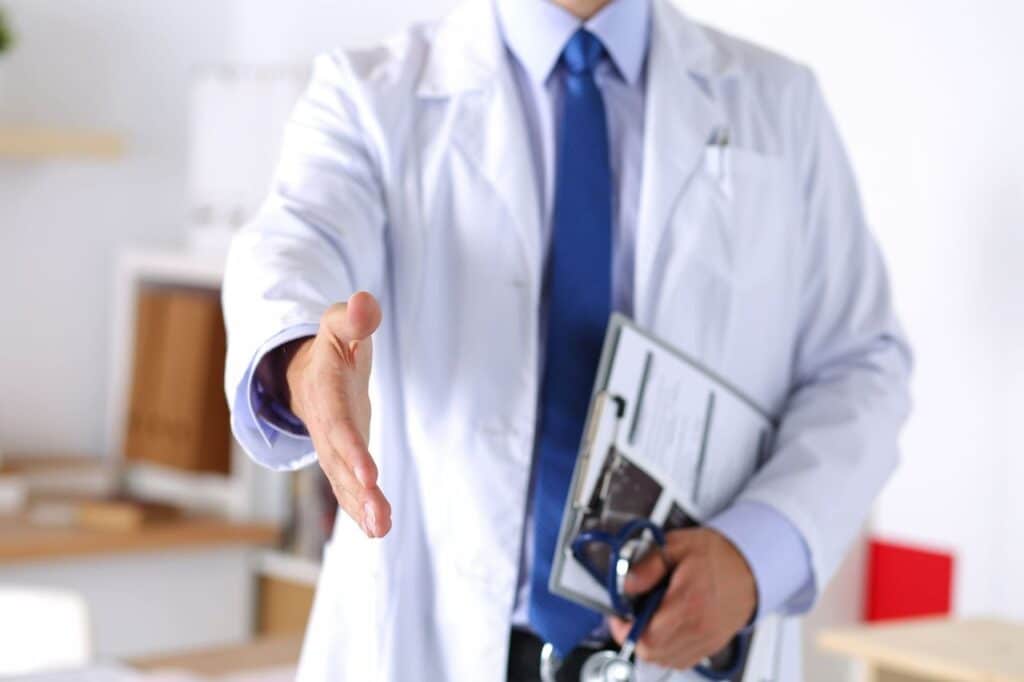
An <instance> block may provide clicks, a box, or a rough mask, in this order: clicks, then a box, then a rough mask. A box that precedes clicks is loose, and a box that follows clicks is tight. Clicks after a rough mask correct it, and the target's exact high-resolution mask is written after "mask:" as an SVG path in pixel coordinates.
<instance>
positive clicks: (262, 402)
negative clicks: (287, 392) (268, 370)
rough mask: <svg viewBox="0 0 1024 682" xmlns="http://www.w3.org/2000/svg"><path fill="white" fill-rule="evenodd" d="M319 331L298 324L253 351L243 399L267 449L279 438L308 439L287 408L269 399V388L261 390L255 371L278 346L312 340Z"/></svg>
mask: <svg viewBox="0 0 1024 682" xmlns="http://www.w3.org/2000/svg"><path fill="white" fill-rule="evenodd" d="M318 328H319V325H316V324H300V325H295V326H294V327H288V328H287V329H285V330H283V331H281V332H279V333H277V334H275V335H274V336H272V337H271V338H270V339H269V340H268V341H267V342H266V343H264V344H263V345H262V346H260V348H259V349H258V350H257V351H256V354H255V355H254V356H253V360H252V362H251V363H250V364H249V371H248V372H246V376H247V382H248V383H247V386H246V395H247V396H248V402H249V406H248V407H249V414H250V416H251V417H252V421H253V422H254V423H255V424H257V425H258V427H259V430H260V433H261V434H262V435H263V440H264V442H265V443H266V445H267V446H268V447H272V446H273V445H274V443H275V441H277V439H278V437H279V436H290V437H291V438H301V439H308V438H309V433H308V432H307V431H306V427H305V425H304V424H303V423H302V421H301V420H300V419H299V418H298V417H296V416H295V415H294V414H292V411H291V410H290V409H288V407H287V406H285V405H281V404H280V403H279V402H278V401H277V400H274V399H273V398H272V395H273V393H272V392H271V391H269V390H268V387H266V386H263V385H262V384H261V383H260V380H259V379H258V378H257V377H256V368H257V367H258V366H259V364H260V362H262V361H263V358H264V357H265V356H266V355H267V353H269V352H270V351H272V350H274V349H276V348H279V347H280V346H282V345H284V344H286V343H288V342H289V341H294V340H295V339H300V338H303V337H306V336H314V335H315V334H316V332H317V330H318Z"/></svg>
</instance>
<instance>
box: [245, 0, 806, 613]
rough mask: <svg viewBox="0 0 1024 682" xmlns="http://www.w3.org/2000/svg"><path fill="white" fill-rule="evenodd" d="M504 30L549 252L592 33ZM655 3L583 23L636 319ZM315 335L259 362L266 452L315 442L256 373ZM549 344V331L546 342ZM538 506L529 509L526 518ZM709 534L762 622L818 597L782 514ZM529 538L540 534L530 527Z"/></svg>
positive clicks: (733, 516)
mask: <svg viewBox="0 0 1024 682" xmlns="http://www.w3.org/2000/svg"><path fill="white" fill-rule="evenodd" d="M494 2H495V5H496V7H497V15H498V20H499V25H500V29H501V32H502V36H503V38H504V41H505V44H506V47H507V48H508V56H509V62H510V65H511V68H512V69H513V72H514V74H515V78H516V83H517V86H518V89H519V94H520V97H521V101H522V104H523V115H524V117H525V120H526V126H527V131H528V135H529V136H530V138H531V140H532V141H533V144H532V145H531V150H532V152H533V159H534V165H535V170H536V173H535V176H536V177H537V179H538V184H539V186H538V193H539V196H540V197H541V201H542V204H543V205H542V210H543V217H544V219H543V221H542V225H543V228H542V229H543V230H544V235H543V243H545V244H547V243H549V242H550V235H551V228H552V221H551V217H552V208H553V200H554V175H555V174H554V169H555V150H556V149H557V144H556V143H557V134H558V131H557V121H558V120H560V116H559V114H560V106H561V95H562V79H561V74H560V70H561V67H560V66H559V63H558V60H559V57H560V54H561V51H562V48H563V47H564V45H565V43H566V42H567V41H568V39H569V37H570V36H571V35H572V34H573V33H574V32H575V31H576V30H577V29H578V28H579V27H580V26H581V25H584V24H583V22H580V21H579V20H578V19H577V18H576V17H574V16H573V15H572V14H570V13H569V12H567V11H566V10H564V9H562V8H561V7H559V6H557V5H555V4H553V3H551V2H548V1H547V0H494ZM650 17H651V11H650V1H649V0H614V1H613V2H612V3H610V4H609V5H607V6H606V7H605V8H603V9H602V10H601V11H600V12H599V13H598V14H597V15H595V16H594V17H592V18H591V19H590V20H589V21H587V22H585V26H586V28H587V29H588V30H589V31H591V32H592V33H594V34H595V35H596V36H597V37H598V38H600V39H601V41H602V43H603V44H604V47H605V49H606V51H607V53H608V59H606V60H605V61H604V63H602V64H601V65H600V67H599V68H598V69H597V71H596V73H595V79H596V80H597V83H598V87H599V88H600V89H601V92H602V95H603V97H604V100H605V109H606V114H607V118H608V136H609V151H610V156H611V158H610V161H611V169H612V187H613V190H614V192H615V194H614V196H613V204H612V206H613V218H614V222H613V235H612V237H613V242H612V246H613V249H612V253H613V255H612V260H613V263H612V300H613V305H614V308H615V309H616V310H618V311H620V312H623V313H624V314H626V315H631V313H632V301H633V281H634V271H633V267H634V243H635V234H636V225H637V216H638V215H639V201H640V187H641V181H642V178H641V169H642V165H643V164H642V161H643V135H644V106H645V60H646V55H647V48H648V42H649V34H650ZM315 333H316V325H296V326H292V327H289V328H288V329H286V330H284V331H282V332H281V333H280V334H278V335H276V336H274V337H273V338H271V339H270V340H269V341H268V342H267V343H265V344H264V345H263V346H262V347H261V348H260V349H259V351H258V352H257V353H256V354H255V356H254V358H253V361H252V364H251V365H250V367H249V371H248V372H247V376H246V379H245V380H244V381H243V385H247V386H248V403H249V405H248V407H249V413H250V416H251V418H252V421H254V422H255V423H256V424H258V426H259V428H260V431H261V432H262V435H263V437H264V438H265V440H266V442H267V443H268V444H271V443H273V442H275V441H276V440H277V439H278V438H281V437H284V438H289V439H299V440H304V441H308V435H307V434H306V433H305V429H304V428H303V427H302V425H301V423H300V422H299V421H298V420H297V419H296V418H295V417H294V416H293V415H291V414H290V413H289V412H288V410H287V409H285V408H283V407H282V406H280V405H277V404H275V403H274V401H273V400H272V399H270V396H272V395H275V394H276V392H275V391H273V390H268V389H270V388H272V387H265V386H262V385H261V384H260V382H259V380H258V379H257V378H256V375H257V373H256V372H255V371H254V369H255V368H256V367H257V366H258V365H259V363H260V362H261V361H262V360H263V358H264V357H265V356H266V355H267V353H269V352H270V351H272V350H273V349H275V348H277V347H279V346H281V345H282V344H284V343H286V342H288V341H290V340H293V339H296V338H300V337H303V336H310V335H312V334H315ZM541 338H543V330H542V334H541ZM529 508H530V505H529V504H527V509H529ZM706 525H707V526H709V527H711V528H714V529H715V530H717V531H718V532H720V533H722V534H723V535H724V536H725V537H727V538H728V539H729V540H730V541H731V542H732V543H733V544H734V545H735V546H736V547H737V548H738V550H739V551H740V553H741V554H742V555H743V556H744V557H745V558H746V560H747V562H748V564H749V565H750V567H751V570H752V571H753V574H754V579H755V582H756V584H757V590H758V615H761V614H767V613H773V612H784V613H788V612H798V611H800V610H803V609H805V608H806V607H807V605H808V604H809V603H810V600H811V598H812V596H813V594H814V584H813V576H812V571H811V559H810V554H809V552H808V549H807V546H806V543H805V542H804V539H803V538H802V537H801V536H800V534H799V532H798V531H797V530H796V528H795V527H794V526H793V524H792V523H791V522H790V521H789V520H788V519H786V518H785V517H784V516H783V515H782V514H781V513H779V512H778V511H777V510H775V509H774V508H772V507H770V506H768V505H765V504H761V503H757V502H743V503H740V504H736V505H734V506H732V507H730V508H728V509H726V510H725V511H723V512H722V513H721V514H719V515H718V516H716V517H715V518H713V519H710V520H709V521H708V522H707V524H706ZM524 527H525V529H527V533H528V532H529V529H530V528H531V527H532V524H531V523H529V519H528V522H527V523H526V524H525V525H524ZM532 545H533V543H532V537H529V536H527V537H524V538H523V552H522V553H521V561H520V578H519V587H518V592H517V595H516V601H515V609H514V612H513V615H512V623H513V625H517V626H521V627H529V623H528V619H527V616H526V612H527V605H528V603H529V574H528V567H529V566H531V565H532V556H531V548H532Z"/></svg>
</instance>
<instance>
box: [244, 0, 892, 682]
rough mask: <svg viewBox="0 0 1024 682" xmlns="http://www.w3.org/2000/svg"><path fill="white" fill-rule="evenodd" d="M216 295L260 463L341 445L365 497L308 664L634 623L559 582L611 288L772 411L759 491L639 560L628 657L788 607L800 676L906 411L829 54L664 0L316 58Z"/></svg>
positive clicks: (338, 474)
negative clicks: (569, 495) (820, 601)
mask: <svg viewBox="0 0 1024 682" xmlns="http://www.w3.org/2000/svg"><path fill="white" fill-rule="evenodd" d="M224 308H225V313H226V319H227V324H228V330H229V352H228V367H227V377H226V388H227V393H228V398H229V401H230V403H231V407H232V420H233V427H234V432H235V435H236V436H237V438H238V439H239V441H240V442H241V443H242V445H243V446H244V447H245V448H246V449H247V450H248V452H249V453H250V454H251V455H252V456H253V457H254V458H255V459H256V460H257V461H259V462H260V463H262V464H265V465H267V466H269V467H273V468H276V469H294V468H297V467H301V466H305V465H308V464H311V463H313V462H315V461H319V464H320V466H321V467H322V468H323V470H324V471H325V473H326V474H327V477H328V478H329V479H330V481H331V484H332V487H333V490H334V493H335V495H336V497H337V500H338V504H339V505H340V508H341V509H342V510H344V511H345V512H346V514H347V515H348V517H350V518H351V520H349V519H348V518H341V519H339V521H338V523H337V524H336V528H335V530H334V536H333V540H332V542H331V543H330V544H329V546H328V547H327V549H326V550H325V556H324V565H323V571H322V576H321V581H320V585H319V588H318V592H317V597H316V603H315V605H314V608H313V613H312V615H311V620H310V624H309V630H308V633H307V637H306V644H305V647H304V651H303V655H302V661H301V665H300V677H301V678H302V679H309V680H322V679H332V680H400V681H405V680H466V681H472V682H481V681H482V682H486V681H494V682H497V681H498V680H505V679H508V680H536V679H540V677H541V670H540V664H539V657H540V656H539V653H540V649H541V647H542V644H543V643H544V642H545V641H548V642H552V643H553V644H554V645H555V647H554V648H555V650H556V651H557V653H558V654H559V655H560V657H561V658H563V659H565V661H566V662H565V664H564V665H563V668H562V670H561V672H560V673H559V676H558V678H557V679H560V680H565V679H571V678H572V676H573V675H575V674H577V673H576V672H575V671H576V670H578V667H579V662H580V661H581V660H582V658H583V657H584V656H585V655H586V654H587V653H588V652H590V651H592V650H593V649H595V648H600V647H602V646H608V645H609V644H610V643H612V640H614V641H621V640H622V638H623V637H624V635H625V630H626V628H627V624H626V623H623V622H621V621H618V620H614V619H613V620H612V621H610V622H601V620H600V619H599V618H595V615H594V614H592V613H590V612H588V611H586V610H585V609H582V608H579V607H576V606H574V605H572V604H570V603H569V602H566V601H563V600H560V599H559V598H558V597H555V596H554V595H552V594H550V592H548V590H547V578H548V577H549V573H550V560H551V550H552V547H553V545H552V542H553V540H552V537H553V534H555V533H557V528H558V523H559V518H558V516H559V514H560V511H561V507H560V504H561V503H562V502H563V501H564V499H565V494H566V488H567V485H568V473H567V472H571V467H572V458H573V456H574V455H575V443H578V439H579V433H580V431H581V429H582V419H583V415H585V410H586V401H587V397H588V395H589V390H590V385H591V384H592V382H593V376H594V370H595V365H596V353H597V351H598V350H599V348H600V342H601V338H602V335H603V326H604V323H605V322H606V321H607V315H608V313H610V312H611V311H613V310H614V311H619V312H621V313H624V314H625V315H627V316H629V317H631V318H632V319H634V320H635V321H636V322H637V324H639V325H640V326H641V327H643V328H645V329H647V330H649V331H651V332H652V333H653V334H655V335H657V336H659V337H661V338H663V339H665V340H666V341H668V342H669V343H671V344H672V345H674V346H676V347H678V348H680V349H682V350H683V351H685V352H686V353H688V354H689V355H691V356H693V357H696V358H697V359H699V360H700V361H701V362H702V363H703V364H705V365H706V366H707V367H709V368H711V369H712V370H714V371H715V372H716V373H717V374H718V375H720V376H722V377H725V378H726V379H727V380H728V381H729V382H731V383H732V384H733V385H735V386H737V387H739V388H740V389H741V390H742V391H743V392H744V393H746V394H747V395H748V396H750V397H751V398H753V400H755V401H756V402H757V403H759V404H760V405H761V406H763V407H764V408H765V409H766V410H767V411H768V412H769V413H771V414H772V415H773V416H774V417H775V418H776V419H777V420H778V423H779V430H778V434H777V437H776V440H775V444H774V449H773V452H772V455H771V457H770V458H769V459H768V460H767V461H766V462H765V463H764V464H763V465H762V466H761V467H760V468H759V469H758V470H757V472H756V473H755V474H754V475H753V476H752V477H751V478H750V480H748V481H746V482H745V483H744V485H743V487H742V491H741V492H740V494H739V495H738V496H737V497H736V499H735V500H733V501H732V503H731V504H730V505H729V506H728V507H727V508H725V509H719V510H710V511H711V512H713V513H711V514H709V518H707V519H706V523H705V524H704V526H702V527H701V528H698V529H687V530H680V531H675V532H673V533H670V534H669V542H668V549H667V557H668V558H669V560H670V561H669V563H670V566H669V568H668V569H666V568H665V567H663V566H661V565H655V564H649V565H647V566H645V567H643V568H642V570H638V571H636V572H635V573H634V574H633V575H632V576H631V577H630V581H629V583H627V588H628V589H630V590H631V591H636V592H641V591H643V590H645V589H646V588H648V587H650V586H651V585H653V584H654V583H655V582H657V581H658V580H659V579H660V578H661V575H662V573H663V572H664V571H665V570H670V571H671V576H670V578H669V580H670V583H669V584H670V587H669V590H668V593H667V596H666V597H665V600H664V602H663V603H662V604H661V606H660V608H659V610H658V613H657V614H656V615H655V617H654V618H653V620H652V622H651V623H650V625H649V627H648V628H647V630H646V632H645V633H644V636H643V638H642V639H641V641H640V644H639V647H638V649H637V657H638V660H639V667H638V671H637V673H638V679H641V680H648V679H678V680H686V679H701V678H700V677H699V676H697V673H695V672H693V670H692V669H693V667H694V665H695V664H697V663H698V662H700V661H701V660H703V659H704V658H705V657H706V656H709V655H711V654H713V653H714V652H716V651H719V650H720V649H722V647H723V646H725V645H726V644H728V643H729V642H730V641H732V639H733V637H734V635H735V634H736V633H737V632H738V631H741V630H742V629H744V628H745V627H746V626H748V625H749V624H754V625H757V624H758V623H763V622H767V619H770V618H773V617H775V616H780V617H781V618H782V620H781V622H782V626H781V628H780V630H779V632H778V637H777V639H775V640H773V641H774V642H775V644H773V646H777V651H775V652H774V654H773V655H772V657H771V660H773V661H774V663H773V666H772V667H773V670H772V671H771V672H770V673H767V674H766V676H767V677H772V678H773V679H776V680H785V681H786V682H791V681H793V680H798V679H800V672H799V645H798V637H799V631H798V629H797V621H796V619H795V616H797V615H799V614H800V613H802V612H804V611H806V610H807V609H808V608H809V607H810V606H811V605H812V604H813V603H814V599H815V597H816V596H817V595H818V594H820V593H821V591H822V589H823V588H824V586H825V584H826V583H827V582H828V580H829V578H830V576H831V575H832V573H833V572H834V570H835V568H836V566H837V564H838V563H839V561H840V560H841V558H842V557H843V555H844V553H845V551H846V550H847V548H848V545H849V543H850V542H851V540H852V539H853V537H854V536H855V535H856V532H857V530H858V528H859V526H860V524H861V523H862V521H863V519H864V516H865V514H866V511H867V509H868V507H869V505H870V502H871V500H872V499H873V498H874V496H875V495H876V493H877V492H878V490H879V489H880V487H881V485H882V484H883V483H884V481H885V480H886V478H887V477H888V475H889V474H890V472H891V471H892V469H893V467H894V465H895V463H896V460H897V435H898V431H899V429H900V427H901V425H902V422H903V420H904V419H905V416H906V413H907V409H908V397H907V379H908V373H909V367H910V352H909V349H908V347H907V344H906V342H905V341H904V339H903V336H902V333H901V331H900V329H899V325H898V323H897V321H896V319H895V317H894V314H893V310H892V303H891V300H890V293H889V288H888V284H887V281H886V273H885V269H884V264H883V262H882V258H881V256H880V254H879V252H878V249H877V247H876V244H875V242H874V241H873V239H872V237H871V235H870V233H869V231H868V229H867V227H866V226H865V224H864V218H863V215H862V212H861V207H860V203H859V199H858V196H857V190H856V187H855V182H854V179H853V177H852V174H851V171H850V167H849V164H848V162H847V159H846V157H845V155H844V152H843V148H842V145H841V142H840V140H839V138H838V136H837V133H836V130H835V128H834V125H833V123H832V121H831V119H830V116H829V114H828V112H827V110H826V107H825V104H824V102H823V100H822V96H821V93H820V91H819V89H818V87H817V85H816V83H815V80H814V78H813V76H812V75H811V74H810V72H809V71H808V70H807V69H806V68H804V67H802V66H800V65H797V64H795V63H793V62H791V61H788V60H786V59H785V58H783V57H780V56H777V55H774V54H772V53H769V52H767V51H765V50H762V49H760V48H757V47H755V46H752V45H750V44H747V43H744V42H742V41H740V40H737V39H735V38H732V37H729V36H726V35H723V34H721V33H718V32H715V31H713V30H711V29H708V28H706V27H703V26H700V25H697V24H695V23H693V22H691V21H690V20H689V19H687V18H686V17H685V16H683V15H682V14H681V13H680V12H679V11H678V10H677V9H676V8H675V7H674V6H673V5H672V4H671V3H670V2H669V0H614V1H613V2H609V1H608V0H554V2H545V1H543V0H469V1H468V2H467V3H465V4H464V5H462V6H460V7H459V8H458V9H456V10H455V11H454V12H453V13H452V14H451V15H449V16H448V17H446V18H444V19H443V20H441V21H440V22H438V23H434V24H429V25H418V26H414V27H412V28H410V29H409V30H407V31H405V32H404V33H402V34H401V35H400V36H398V37H397V38H395V39H394V40H392V41H390V42H387V43H385V44H383V45H380V46H378V47H375V48H372V49H366V50H357V51H337V52H334V53H332V54H329V55H327V56H324V57H321V58H320V59H319V60H318V61H317V63H316V68H315V72H314V75H313V78H312V82H311V84H310V86H309V89H308V91H307V92H306V94H305V95H304V97H303V98H302V99H301V101H300V102H299V104H298V106H297V107H296V109H295V112H294V114H293V117H292V120H291V122H290V123H289V125H288V129H287V133H286V137H285V141H284V144H283V148H282V157H281V162H280V166H279V168H278V171H277V175H276V178H275V181H274V184H273V188H272V191H271V195H270V197H269V199H268V200H267V202H266V205H265V206H264V208H263V209H262V211H261V212H260V214H259V216H258V217H257V218H256V219H255V220H254V221H253V222H252V223H251V224H250V225H248V226H247V227H245V228H244V229H243V230H242V231H241V232H240V233H239V234H238V235H237V237H236V239H235V241H234V244H233V246H232V249H231V254H230V257H229V261H228V267H227V273H226V277H225V282H224ZM371 335H372V336H371ZM371 338H372V355H373V358H372V361H371ZM371 364H372V372H371ZM371 396H372V399H371ZM371 404H372V406H373V419H372V420H371V419H370V406H371ZM755 640H756V637H755ZM759 679H761V678H759Z"/></svg>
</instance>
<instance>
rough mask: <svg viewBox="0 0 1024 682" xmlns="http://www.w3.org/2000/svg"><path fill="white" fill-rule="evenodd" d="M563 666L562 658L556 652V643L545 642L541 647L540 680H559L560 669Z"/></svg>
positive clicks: (543, 681) (552, 681) (547, 681)
mask: <svg viewBox="0 0 1024 682" xmlns="http://www.w3.org/2000/svg"><path fill="white" fill-rule="evenodd" d="M561 667H562V659H561V658H559V657H558V654H557V653H555V645H554V644H552V643H551V642H544V646H542V647H541V649H540V681H541V682H557V679H556V676H557V675H558V670H559V669H560V668H561Z"/></svg>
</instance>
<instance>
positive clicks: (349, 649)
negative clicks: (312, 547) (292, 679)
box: [296, 516, 382, 682]
mask: <svg viewBox="0 0 1024 682" xmlns="http://www.w3.org/2000/svg"><path fill="white" fill-rule="evenodd" d="M338 524H350V525H351V526H352V528H353V529H354V530H357V529H355V525H354V524H351V522H350V521H349V520H348V519H347V518H345V517H341V516H339V518H338ZM357 535H358V532H355V533H350V532H348V529H347V528H345V527H341V528H337V529H336V530H335V535H334V539H333V540H331V541H330V542H328V543H327V545H326V546H325V547H324V553H323V562H322V566H321V569H320V578H319V581H318V582H317V589H316V595H315V597H314V599H313V608H312V611H311V612H310V618H309V623H308V625H307V627H306V639H305V642H304V643H303V647H302V656H301V658H300V661H299V669H298V673H297V675H296V679H297V680H310V681H311V682H312V681H313V680H326V679H346V680H348V679H360V680H372V679H376V677H375V675H376V674H377V671H379V670H381V669H382V667H381V666H380V665H379V661H378V656H379V653H380V652H379V646H378V643H379V613H378V611H379V609H378V608H377V606H378V604H377V601H378V589H377V585H376V571H375V570H374V568H373V566H374V552H373V551H372V550H371V549H370V548H369V547H363V548H361V547H359V546H358V545H359V544H360V541H359V538H357V537H355V536H357ZM350 536H351V537H350ZM362 541H363V544H366V545H368V544H369V542H368V541H367V540H366V539H365V538H362Z"/></svg>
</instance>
